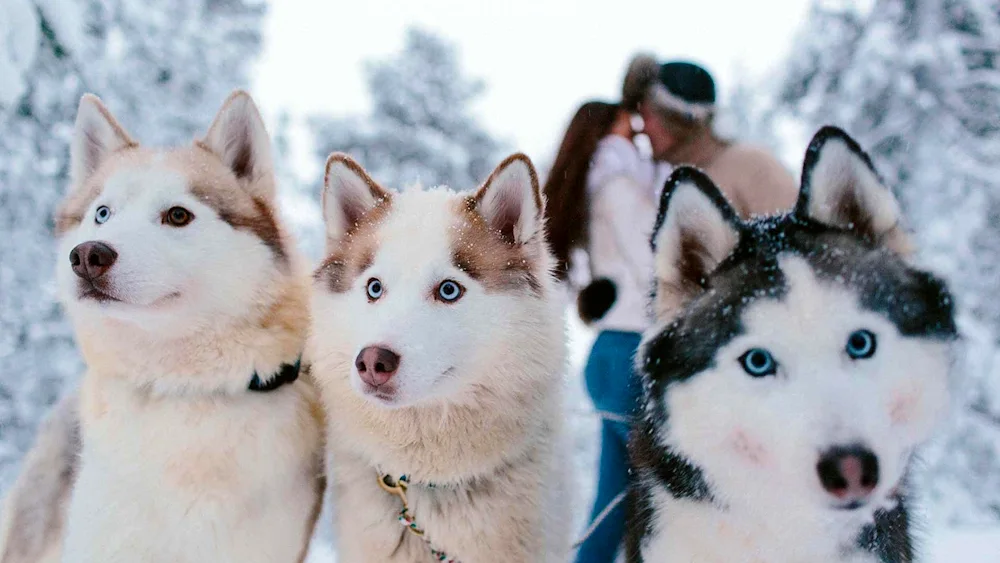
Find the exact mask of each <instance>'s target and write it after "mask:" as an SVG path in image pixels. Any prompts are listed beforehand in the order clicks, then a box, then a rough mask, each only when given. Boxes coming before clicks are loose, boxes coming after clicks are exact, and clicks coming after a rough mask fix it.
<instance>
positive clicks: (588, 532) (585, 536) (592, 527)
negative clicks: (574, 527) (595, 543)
mask: <svg viewBox="0 0 1000 563" xmlns="http://www.w3.org/2000/svg"><path fill="white" fill-rule="evenodd" d="M623 500H625V491H622V492H620V493H618V496H616V497H615V498H613V499H611V502H609V503H608V505H607V506H605V507H604V510H602V511H601V513H600V514H598V515H597V518H594V521H593V522H591V523H590V526H588V527H587V529H586V530H585V531H584V532H583V536H581V537H580V539H579V540H577V542H576V543H574V544H573V549H574V550H576V549H578V548H579V547H580V546H581V545H583V542H585V541H587V540H588V539H590V536H592V535H594V532H595V531H596V530H597V527H598V526H600V525H601V522H603V521H604V519H605V518H607V517H608V514H611V511H612V510H614V509H615V507H617V506H618V505H619V504H621V503H622V501H623Z"/></svg>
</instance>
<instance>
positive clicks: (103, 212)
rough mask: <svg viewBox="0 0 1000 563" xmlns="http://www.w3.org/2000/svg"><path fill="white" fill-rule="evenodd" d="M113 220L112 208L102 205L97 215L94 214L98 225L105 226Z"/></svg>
mask: <svg viewBox="0 0 1000 563" xmlns="http://www.w3.org/2000/svg"><path fill="white" fill-rule="evenodd" d="M110 218H111V208H110V207H108V206H107V205H102V206H100V207H98V208H97V213H95V214H94V222H95V223H97V224H98V225H103V224H104V223H107V222H108V219H110Z"/></svg>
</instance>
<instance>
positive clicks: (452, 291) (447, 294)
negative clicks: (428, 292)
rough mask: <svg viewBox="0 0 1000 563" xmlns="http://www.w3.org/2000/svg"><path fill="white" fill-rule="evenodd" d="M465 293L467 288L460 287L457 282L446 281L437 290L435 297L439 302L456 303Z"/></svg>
mask: <svg viewBox="0 0 1000 563" xmlns="http://www.w3.org/2000/svg"><path fill="white" fill-rule="evenodd" d="M464 293H465V288H464V287H462V286H461V285H459V283H458V282H457V281H453V280H444V281H443V282H441V285H439V286H438V288H437V293H436V294H435V297H436V298H437V300H438V301H443V302H445V303H454V302H455V301H458V299H459V298H460V297H462V294H464Z"/></svg>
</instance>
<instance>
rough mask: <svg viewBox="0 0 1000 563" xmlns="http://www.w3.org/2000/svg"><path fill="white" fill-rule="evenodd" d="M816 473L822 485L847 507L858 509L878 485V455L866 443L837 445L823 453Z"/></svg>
mask: <svg viewBox="0 0 1000 563" xmlns="http://www.w3.org/2000/svg"><path fill="white" fill-rule="evenodd" d="M816 472H817V473H818V474H819V481H820V483H822V484H823V488H824V489H826V491H827V492H828V493H830V494H831V495H833V496H834V497H835V498H836V499H837V500H838V501H840V502H842V503H845V508H857V507H859V506H861V505H863V504H864V503H865V502H866V501H867V500H868V496H869V495H871V494H872V491H874V490H875V486H876V485H878V458H877V457H876V456H875V453H874V452H872V451H871V450H869V449H868V448H865V447H864V446H860V445H850V446H835V447H833V448H830V449H829V450H827V451H826V452H824V453H823V455H821V456H820V458H819V463H817V464H816Z"/></svg>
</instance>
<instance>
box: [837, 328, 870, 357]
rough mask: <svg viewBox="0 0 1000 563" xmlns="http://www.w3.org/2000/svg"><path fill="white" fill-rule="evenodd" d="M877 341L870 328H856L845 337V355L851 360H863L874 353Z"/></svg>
mask: <svg viewBox="0 0 1000 563" xmlns="http://www.w3.org/2000/svg"><path fill="white" fill-rule="evenodd" d="M875 348H877V341H876V339H875V334H874V333H872V331H870V330H864V329H862V330H856V331H854V332H852V333H851V335H850V336H848V337H847V346H846V347H845V349H846V350H847V355H848V356H850V357H851V359H852V360H864V359H867V358H870V357H872V356H874V355H875Z"/></svg>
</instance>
